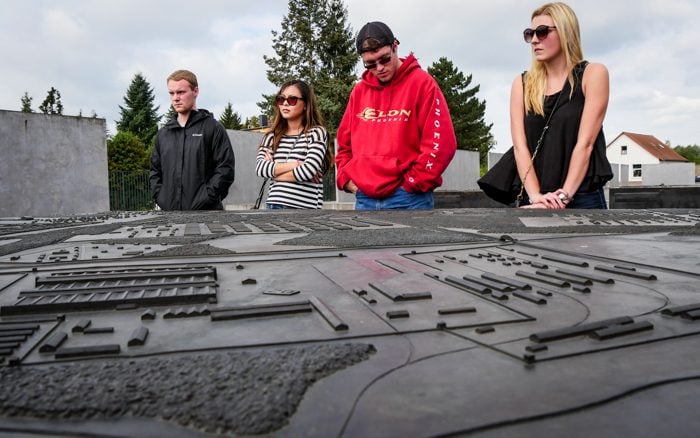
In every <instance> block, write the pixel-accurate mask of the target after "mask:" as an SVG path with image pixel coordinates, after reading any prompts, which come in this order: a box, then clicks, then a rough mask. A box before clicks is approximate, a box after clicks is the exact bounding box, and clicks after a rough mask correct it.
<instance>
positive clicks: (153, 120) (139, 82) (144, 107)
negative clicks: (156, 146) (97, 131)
mask: <svg viewBox="0 0 700 438" xmlns="http://www.w3.org/2000/svg"><path fill="white" fill-rule="evenodd" d="M154 100H155V98H154V96H153V88H152V87H151V85H150V84H149V83H148V81H147V80H146V78H144V76H143V75H142V74H141V73H136V74H135V75H134V78H133V79H132V80H131V84H130V85H129V88H128V89H127V91H126V96H124V103H125V106H121V105H120V106H119V111H120V114H121V119H120V120H118V121H117V130H118V131H129V132H132V133H134V134H136V136H137V137H138V138H140V139H141V141H142V142H143V144H144V146H146V147H148V146H149V145H150V144H151V143H153V138H154V137H155V135H156V132H157V131H158V122H159V121H160V117H161V116H159V115H158V109H159V108H160V107H154Z"/></svg>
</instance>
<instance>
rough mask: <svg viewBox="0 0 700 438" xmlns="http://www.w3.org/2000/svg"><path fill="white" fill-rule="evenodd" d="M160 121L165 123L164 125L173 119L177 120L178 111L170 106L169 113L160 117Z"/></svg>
mask: <svg viewBox="0 0 700 438" xmlns="http://www.w3.org/2000/svg"><path fill="white" fill-rule="evenodd" d="M160 119H161V120H162V121H163V124H165V123H168V121H170V120H172V119H177V111H175V108H173V106H172V105H170V106H168V112H167V113H165V114H163V115H162V116H160Z"/></svg>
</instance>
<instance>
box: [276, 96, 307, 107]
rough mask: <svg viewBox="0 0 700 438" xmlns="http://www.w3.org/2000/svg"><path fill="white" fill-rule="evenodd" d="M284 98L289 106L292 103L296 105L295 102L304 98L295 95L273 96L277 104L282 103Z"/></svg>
mask: <svg viewBox="0 0 700 438" xmlns="http://www.w3.org/2000/svg"><path fill="white" fill-rule="evenodd" d="M285 100H286V101H287V103H288V104H289V106H294V105H296V104H297V102H299V101H300V100H304V98H303V97H297V96H287V97H284V96H277V97H276V98H275V103H276V104H277V105H283V104H284V101H285Z"/></svg>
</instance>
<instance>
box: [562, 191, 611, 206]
mask: <svg viewBox="0 0 700 438" xmlns="http://www.w3.org/2000/svg"><path fill="white" fill-rule="evenodd" d="M566 208H598V209H601V210H605V209H607V208H608V205H607V203H606V202H605V191H603V188H602V187H601V188H599V189H598V190H594V191H592V192H576V195H574V199H573V200H572V201H571V202H569V205H567V206H566Z"/></svg>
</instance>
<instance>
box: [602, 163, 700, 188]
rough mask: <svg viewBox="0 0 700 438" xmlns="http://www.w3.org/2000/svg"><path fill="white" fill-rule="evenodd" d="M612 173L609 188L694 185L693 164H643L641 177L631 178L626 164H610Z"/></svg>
mask: <svg viewBox="0 0 700 438" xmlns="http://www.w3.org/2000/svg"><path fill="white" fill-rule="evenodd" d="M611 166H612V170H613V173H614V176H613V179H612V180H611V181H610V186H611V187H628V186H637V187H639V186H644V187H653V186H690V185H694V184H695V163H680V162H661V163H660V164H643V165H642V177H641V178H632V177H631V175H632V171H633V169H632V167H631V166H630V165H627V164H611Z"/></svg>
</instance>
